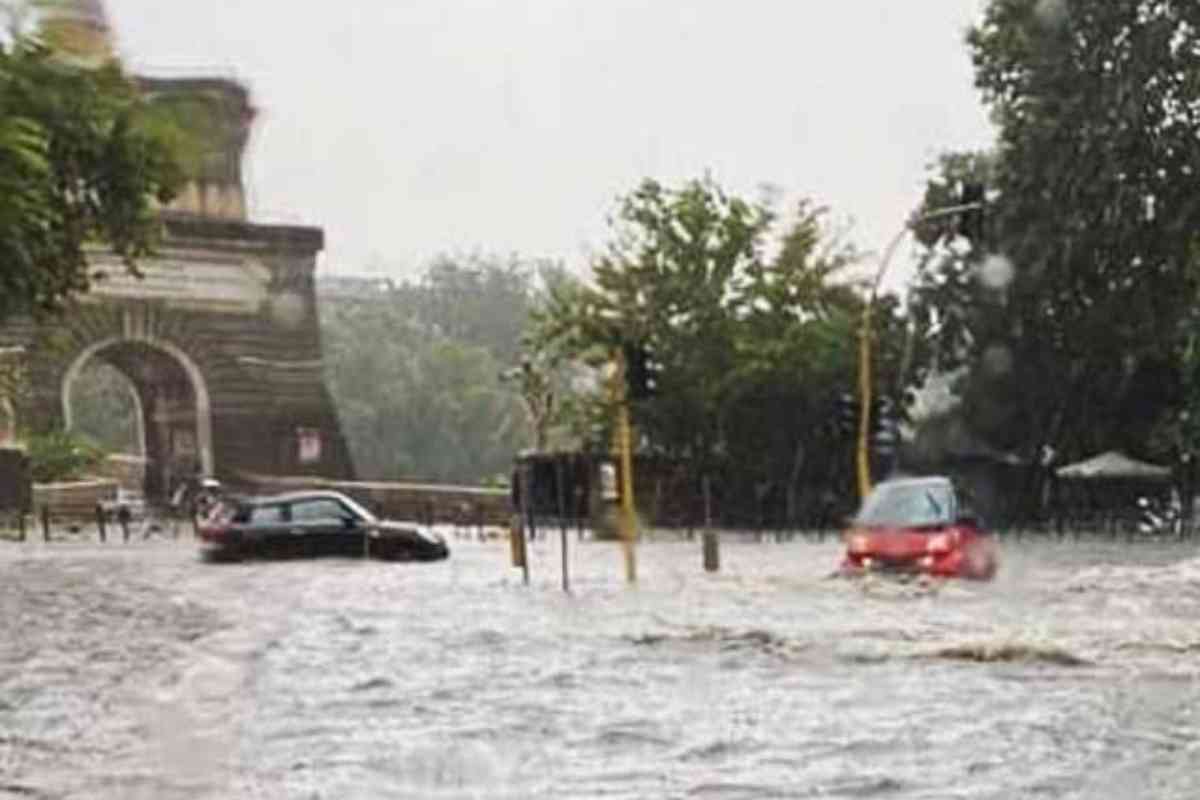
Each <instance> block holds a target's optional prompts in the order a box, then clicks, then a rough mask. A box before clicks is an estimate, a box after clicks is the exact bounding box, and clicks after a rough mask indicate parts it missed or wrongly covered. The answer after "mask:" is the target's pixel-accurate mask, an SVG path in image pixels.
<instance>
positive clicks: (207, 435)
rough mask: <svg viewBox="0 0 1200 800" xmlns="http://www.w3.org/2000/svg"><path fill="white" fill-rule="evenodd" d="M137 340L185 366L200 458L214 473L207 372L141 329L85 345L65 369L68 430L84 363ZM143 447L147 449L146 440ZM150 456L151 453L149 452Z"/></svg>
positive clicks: (64, 417) (62, 386)
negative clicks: (73, 389) (76, 383)
mask: <svg viewBox="0 0 1200 800" xmlns="http://www.w3.org/2000/svg"><path fill="white" fill-rule="evenodd" d="M128 343H137V344H140V345H145V346H148V347H150V348H152V349H154V350H158V351H160V352H162V353H164V354H166V355H167V356H169V357H170V358H171V359H173V360H174V362H175V363H176V364H178V366H179V367H180V368H181V369H182V371H183V374H184V375H186V376H187V378H188V381H189V383H190V386H191V389H192V396H193V398H194V403H195V409H194V411H195V432H196V447H197V456H198V458H199V461H200V468H201V470H202V471H203V472H204V474H206V475H211V474H213V471H214V462H213V432H212V399H211V395H210V393H209V389H208V382H207V381H206V380H205V377H204V373H203V372H202V371H201V370H200V368H199V366H197V364H196V362H195V361H194V360H193V359H192V358H191V356H189V355H188V354H187V353H186V352H185V351H184V350H183V349H182V348H180V347H179V346H178V345H176V344H175V343H173V342H171V341H170V340H167V339H162V338H159V337H157V336H154V335H153V334H150V333H148V332H146V331H140V332H138V333H137V334H136V335H130V334H129V332H128V331H126V332H123V333H122V334H119V335H116V336H109V337H107V338H104V339H100V340H98V341H95V342H92V343H90V344H88V345H87V346H86V347H84V348H83V349H82V350H81V351H80V352H79V353H77V354H76V355H75V357H74V358H73V359H72V360H71V361H70V363H69V364H68V366H67V368H66V369H65V370H64V371H63V375H62V381H61V384H60V386H59V395H60V398H61V402H62V420H63V424H64V426H65V427H66V428H67V429H70V428H71V427H72V424H73V416H74V415H73V411H72V408H71V392H70V389H71V384H72V383H73V382H74V381H75V379H76V378H77V377H78V376H79V373H80V372H81V371H82V370H83V367H84V365H86V364H87V363H88V361H89V360H90V359H91V358H93V357H94V356H96V355H98V354H100V353H102V352H104V351H105V350H108V349H109V348H114V347H119V346H121V345H123V344H128ZM143 404H144V398H142V397H141V395H140V392H139V393H138V406H139V408H138V410H139V414H144V407H143ZM141 436H142V437H143V440H144V439H145V436H146V432H145V430H144V427H143V428H142V429H141ZM143 449H145V446H144V442H143ZM146 454H147V455H149V454H148V453H146Z"/></svg>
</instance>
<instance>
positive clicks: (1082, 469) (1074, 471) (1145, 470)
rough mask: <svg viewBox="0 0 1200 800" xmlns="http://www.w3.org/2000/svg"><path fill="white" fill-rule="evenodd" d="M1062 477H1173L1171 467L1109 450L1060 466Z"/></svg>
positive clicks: (1058, 471) (1163, 478)
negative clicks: (1149, 462)
mask: <svg viewBox="0 0 1200 800" xmlns="http://www.w3.org/2000/svg"><path fill="white" fill-rule="evenodd" d="M1055 474H1057V475H1058V477H1060V478H1085V479H1086V478H1144V479H1158V480H1165V479H1168V478H1170V477H1171V469H1170V467H1160V466H1159V465H1157V464H1148V463H1146V462H1145V461H1138V460H1137V459H1133V458H1130V457H1129V456H1127V455H1125V454H1124V453H1119V452H1117V451H1116V450H1109V451H1108V452H1107V453H1101V454H1100V455H1098V456H1093V457H1092V458H1089V459H1087V460H1086V461H1080V462H1078V463H1075V464H1068V465H1067V466H1065V467H1059V468H1058V469H1057V470H1056V471H1055Z"/></svg>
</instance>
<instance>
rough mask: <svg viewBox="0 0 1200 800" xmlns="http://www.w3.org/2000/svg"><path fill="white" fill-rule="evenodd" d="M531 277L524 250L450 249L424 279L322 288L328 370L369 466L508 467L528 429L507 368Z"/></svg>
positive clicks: (465, 479)
mask: <svg viewBox="0 0 1200 800" xmlns="http://www.w3.org/2000/svg"><path fill="white" fill-rule="evenodd" d="M544 268H545V267H544V265H543V269H544ZM533 280H534V277H533V269H532V268H531V267H530V266H529V265H526V264H524V263H522V262H519V261H516V260H498V259H490V258H486V257H481V256H472V257H468V258H460V259H455V258H450V257H443V258H440V259H439V260H438V261H437V262H436V263H435V264H434V266H433V267H431V269H430V270H429V272H428V273H427V274H426V275H425V276H423V278H422V279H421V280H420V281H417V282H411V283H407V282H406V283H400V284H386V285H376V286H374V287H373V288H370V289H364V290H362V291H358V292H354V293H351V294H349V295H347V294H335V293H333V292H332V291H330V290H322V297H321V331H322V337H323V347H324V351H325V362H326V364H328V365H329V366H328V368H327V373H326V381H327V382H328V385H329V387H330V391H331V393H332V395H333V398H334V401H335V403H336V404H337V407H338V412H339V415H340V417H341V420H342V427H343V430H344V432H345V434H346V437H347V439H348V441H349V445H350V449H351V452H352V454H353V456H354V460H355V464H356V467H357V469H358V471H359V473H360V475H361V476H362V477H364V478H367V479H387V480H420V481H441V482H448V483H464V484H474V483H478V482H479V481H482V480H484V479H485V478H488V477H490V476H495V475H498V474H507V473H508V471H509V470H510V469H511V466H512V459H513V456H514V455H515V454H516V452H517V451H518V450H521V449H522V448H524V447H527V446H528V445H529V444H530V437H531V433H530V431H529V429H528V428H527V424H526V416H525V410H524V409H523V407H522V403H521V398H520V396H519V395H518V391H517V390H516V389H515V388H514V387H512V386H509V385H505V383H504V382H502V380H501V377H500V376H501V373H503V372H504V371H506V370H508V369H510V368H511V366H512V365H513V363H514V362H515V360H516V355H515V354H516V353H518V352H519V351H520V331H521V329H522V326H523V325H524V323H525V320H526V315H527V314H528V309H529V308H530V306H531V303H532V302H534V301H533V295H534V290H533ZM319 290H321V289H320V287H319ZM367 342H369V343H370V346H369V347H367V346H364V343H367Z"/></svg>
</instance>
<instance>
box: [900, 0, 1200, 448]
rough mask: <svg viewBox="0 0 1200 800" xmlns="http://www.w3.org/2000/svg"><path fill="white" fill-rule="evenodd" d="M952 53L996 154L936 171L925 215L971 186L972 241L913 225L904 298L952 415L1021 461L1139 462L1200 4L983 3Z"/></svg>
mask: <svg viewBox="0 0 1200 800" xmlns="http://www.w3.org/2000/svg"><path fill="white" fill-rule="evenodd" d="M1049 10H1056V13H1048V11H1049ZM968 46H969V48H970V50H971V54H972V57H973V60H974V64H975V70H976V84H977V86H978V87H979V89H980V90H981V92H982V95H983V99H984V102H985V103H986V104H987V105H988V106H989V108H990V110H991V112H992V116H993V119H994V120H995V122H996V125H997V127H998V131H999V143H998V146H997V148H996V150H995V152H994V153H992V154H989V155H986V156H978V155H970V154H961V155H957V156H952V157H948V158H946V159H944V160H943V161H942V163H941V164H940V165H939V169H940V172H939V175H938V176H937V177H936V178H935V180H934V181H933V182H931V184H930V187H929V190H928V191H927V194H926V204H927V206H928V207H933V206H935V205H937V204H939V203H941V202H942V201H943V200H944V197H945V194H946V193H947V192H953V191H954V190H955V187H957V186H961V184H962V183H963V182H964V181H965V180H966V179H967V178H968V177H969V176H973V177H976V178H978V177H980V176H986V182H987V185H988V187H989V192H988V200H987V208H986V221H987V226H986V230H985V232H984V236H983V238H982V239H981V240H978V241H975V242H971V243H969V244H968V243H964V242H963V241H962V240H961V239H957V238H956V237H955V234H954V232H953V231H952V230H949V229H948V228H947V227H946V226H942V227H928V226H927V227H926V228H925V229H924V230H923V236H922V238H923V241H925V243H926V244H927V245H929V246H930V250H929V251H928V252H927V253H926V255H925V259H926V266H927V267H928V271H927V272H926V279H925V280H924V282H923V285H922V287H921V289H920V291H919V293H918V295H919V296H918V304H919V305H920V306H921V307H922V311H921V313H922V314H923V315H925V318H926V319H927V320H928V321H930V323H931V325H932V329H933V330H935V331H937V332H938V333H939V339H940V341H939V344H940V352H941V353H942V354H943V355H944V357H945V358H946V361H947V363H950V362H953V361H955V360H958V359H961V360H963V361H964V362H965V363H966V364H968V365H969V366H970V367H971V371H970V374H969V376H968V378H967V380H966V382H965V385H964V387H963V396H964V408H963V413H964V415H965V416H966V418H967V420H968V422H969V424H970V427H971V428H972V430H974V431H975V432H976V433H978V434H981V435H983V436H984V438H985V439H986V440H987V441H989V442H990V443H992V444H994V445H997V446H1000V447H1004V448H1007V449H1015V450H1020V451H1023V452H1025V453H1026V454H1027V455H1032V454H1033V453H1035V452H1037V449H1038V448H1039V447H1040V446H1041V444H1043V443H1047V442H1054V443H1055V445H1056V447H1057V448H1058V449H1059V450H1060V451H1063V452H1065V453H1067V454H1072V453H1074V454H1080V455H1083V454H1086V453H1088V452H1094V451H1097V450H1100V449H1105V448H1108V447H1114V446H1118V447H1126V448H1128V449H1131V450H1133V451H1135V452H1136V451H1139V450H1140V451H1144V450H1145V449H1146V447H1145V442H1146V441H1148V439H1149V434H1150V431H1151V429H1152V428H1153V427H1154V425H1155V423H1156V421H1157V419H1158V418H1159V417H1160V416H1161V415H1162V414H1163V413H1167V412H1170V411H1171V410H1172V408H1173V406H1174V404H1175V403H1176V402H1177V398H1178V395H1179V391H1178V383H1179V381H1178V374H1179V373H1178V368H1177V363H1178V362H1177V358H1178V353H1180V352H1181V351H1182V349H1183V348H1181V347H1179V346H1178V337H1179V336H1180V333H1181V331H1182V330H1184V329H1185V328H1186V326H1185V325H1184V324H1183V322H1184V320H1185V319H1186V318H1187V315H1188V313H1189V309H1190V307H1191V305H1192V304H1193V303H1194V301H1195V298H1196V297H1197V286H1198V283H1200V280H1198V279H1200V273H1198V271H1197V259H1196V256H1197V235H1198V232H1200V198H1198V197H1197V195H1196V193H1195V188H1194V187H1195V179H1196V170H1197V169H1200V100H1198V99H1197V97H1200V93H1198V92H1197V87H1198V86H1200V5H1197V4H1196V3H1194V2H1192V1H1191V0H1157V1H1156V2H1147V0H1063V2H1060V3H1054V4H1050V3H1044V2H1037V0H992V2H991V3H990V4H989V5H988V7H987V10H986V12H985V14H984V17H983V19H982V21H981V22H980V23H979V24H978V25H977V26H976V27H975V28H973V29H972V30H971V31H970V33H969V35H968ZM998 255H1002V257H998Z"/></svg>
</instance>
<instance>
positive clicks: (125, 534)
mask: <svg viewBox="0 0 1200 800" xmlns="http://www.w3.org/2000/svg"><path fill="white" fill-rule="evenodd" d="M132 517H133V515H132V514H131V513H130V512H129V507H128V506H121V507H120V508H118V509H117V521H118V522H120V523H121V538H122V541H125V542H128V541H129V522H130V520H131V518H132Z"/></svg>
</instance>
